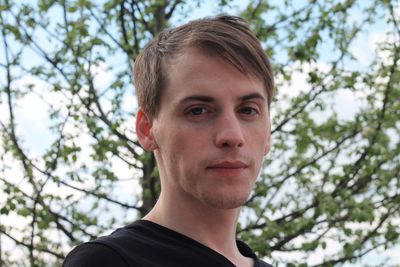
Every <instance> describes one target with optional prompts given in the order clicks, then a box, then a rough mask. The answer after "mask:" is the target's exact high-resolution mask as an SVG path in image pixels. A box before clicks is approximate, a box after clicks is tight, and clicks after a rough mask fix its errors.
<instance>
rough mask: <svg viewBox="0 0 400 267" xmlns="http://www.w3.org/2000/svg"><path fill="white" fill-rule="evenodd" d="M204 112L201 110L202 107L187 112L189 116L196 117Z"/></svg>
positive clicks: (203, 109)
mask: <svg viewBox="0 0 400 267" xmlns="http://www.w3.org/2000/svg"><path fill="white" fill-rule="evenodd" d="M205 112H206V109H205V108H202V107H197V108H192V109H191V110H189V114H190V115H193V116H198V115H201V114H203V113H205Z"/></svg>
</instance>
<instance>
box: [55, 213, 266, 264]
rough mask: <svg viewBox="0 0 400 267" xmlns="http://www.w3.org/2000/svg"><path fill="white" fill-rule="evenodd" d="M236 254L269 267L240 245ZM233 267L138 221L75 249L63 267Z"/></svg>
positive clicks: (216, 255)
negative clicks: (238, 253) (238, 252)
mask: <svg viewBox="0 0 400 267" xmlns="http://www.w3.org/2000/svg"><path fill="white" fill-rule="evenodd" d="M237 245H238V248H239V250H240V252H241V253H242V254H243V255H244V256H246V257H251V258H253V259H254V261H255V265H254V267H271V265H269V264H267V263H265V262H263V261H261V260H259V259H257V257H256V255H255V254H254V253H253V251H252V250H251V249H250V248H249V247H248V246H247V245H246V244H245V243H243V242H241V241H237ZM101 266H112V267H180V266H182V267H206V266H215V267H234V266H235V265H234V264H233V263H232V262H230V261H229V260H228V259H227V258H225V257H224V256H223V255H221V254H219V253H218V252H216V251H214V250H212V249H210V248H208V247H206V246H205V245H203V244H201V243H199V242H197V241H195V240H193V239H191V238H189V237H187V236H185V235H182V234H180V233H178V232H175V231H173V230H171V229H168V228H166V227H163V226H161V225H158V224H156V223H153V222H150V221H145V220H139V221H136V222H134V223H132V224H130V225H128V226H126V227H124V228H120V229H118V230H116V231H115V232H113V233H112V234H111V235H109V236H104V237H100V238H98V239H96V240H94V241H90V242H87V243H84V244H81V245H79V246H78V247H76V248H75V249H73V250H72V251H71V252H70V253H69V254H68V256H67V257H66V259H65V261H64V263H63V267H101Z"/></svg>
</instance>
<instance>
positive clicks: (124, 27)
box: [0, 0, 400, 266]
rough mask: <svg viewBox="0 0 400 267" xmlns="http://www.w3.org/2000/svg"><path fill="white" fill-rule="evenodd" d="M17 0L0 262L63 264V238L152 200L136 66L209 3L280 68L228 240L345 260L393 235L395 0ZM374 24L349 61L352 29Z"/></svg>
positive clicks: (0, 66) (6, 57)
mask: <svg viewBox="0 0 400 267" xmlns="http://www.w3.org/2000/svg"><path fill="white" fill-rule="evenodd" d="M16 2H18V1H15V2H14V1H8V0H1V1H0V12H1V13H0V25H1V26H0V29H1V37H0V39H1V45H0V50H1V52H0V53H1V58H0V77H1V78H0V107H1V108H0V133H1V138H2V139H1V141H0V144H1V145H0V157H1V161H0V187H1V190H2V192H3V193H2V195H1V196H0V203H1V205H0V213H1V215H0V221H1V225H0V233H1V235H2V239H1V241H2V242H3V243H2V246H1V247H2V251H3V254H2V257H1V258H0V260H1V261H2V262H1V264H2V265H3V266H54V265H60V263H61V261H62V259H63V258H64V256H65V255H66V253H67V252H68V251H69V250H70V248H71V247H72V246H74V245H76V244H78V243H80V242H82V241H87V240H89V239H92V238H94V237H96V236H98V235H100V234H104V233H108V232H109V231H110V230H112V229H114V228H116V227H117V226H122V225H123V224H125V223H127V222H129V221H132V220H135V219H137V218H139V217H141V216H143V215H144V214H146V213H147V212H148V211H149V210H150V208H151V207H152V205H153V204H154V203H155V201H156V199H157V195H158V192H159V182H158V172H157V168H156V166H155V160H154V157H153V156H152V155H151V154H148V153H145V152H144V151H143V150H142V149H141V148H140V146H139V144H138V142H137V139H136V137H135V133H134V130H133V129H134V127H133V122H134V108H135V104H134V102H135V99H134V97H133V91H134V88H133V85H132V81H131V68H132V63H133V62H134V59H135V57H136V56H137V54H138V53H139V51H140V49H141V48H142V47H143V46H144V45H145V44H146V43H147V41H148V40H150V39H151V38H152V37H153V36H154V35H156V34H157V32H159V31H160V30H161V29H163V28H164V27H167V26H170V25H175V24H177V23H178V22H180V21H186V20H189V19H191V17H190V16H188V15H187V14H191V13H193V12H194V10H197V9H207V5H210V4H211V3H214V4H213V6H212V7H211V8H209V9H210V11H209V14H218V13H221V12H228V13H231V14H232V13H234V14H238V15H241V16H243V17H244V18H246V19H248V20H249V22H250V25H251V27H252V28H253V30H254V31H255V32H256V33H257V36H258V37H259V38H260V40H261V41H262V42H263V45H264V47H265V50H266V53H267V54H268V55H269V56H270V57H271V59H272V62H273V63H274V69H275V73H276V86H277V95H276V98H275V101H274V103H273V104H272V106H273V108H272V113H273V118H272V119H273V123H272V124H273V129H272V138H273V149H272V151H271V153H270V155H269V156H268V158H267V159H266V160H265V168H264V169H263V171H262V173H261V175H260V179H259V182H258V183H257V186H256V189H255V193H254V194H252V195H251V197H250V199H249V201H248V202H247V204H246V206H245V208H244V210H243V213H242V216H241V218H240V224H239V227H238V232H239V237H240V238H242V239H244V240H246V241H247V242H249V243H250V245H251V246H252V247H253V248H255V250H256V252H257V253H258V254H259V255H260V256H267V257H269V258H270V259H272V260H275V261H279V262H280V263H281V264H282V265H283V266H284V265H286V266H340V265H341V264H343V263H346V262H355V261H357V260H358V259H360V258H362V257H364V256H365V255H367V254H368V253H369V252H371V251H377V250H378V251H379V250H382V249H388V248H391V247H393V246H395V245H397V244H399V233H400V226H399V217H400V205H399V204H400V175H399V174H400V156H399V155H400V141H399V137H400V122H399V118H400V101H399V100H400V86H399V85H400V68H399V63H400V62H399V57H400V46H399V44H400V42H399V39H400V27H399V12H398V10H399V7H398V5H397V6H396V4H398V3H396V1H394V0H370V1H354V0H353V1H351V0H346V1H334V0H325V1H315V0H310V1H308V2H306V1H301V2H302V3H301V2H300V1H290V0H287V1H275V2H274V3H270V2H267V1H262V0H259V1H255V0H250V1H248V3H246V5H245V6H244V7H243V6H240V5H239V2H232V1H219V2H218V3H217V4H215V3H216V2H213V1H211V2H204V1H194V0H193V1H179V0H176V1H166V0H161V1H134V0H109V1H106V0H104V1H101V3H100V2H97V1H96V2H92V1H88V0H75V1H73V0H59V1H56V0H38V1H37V2H35V3H34V4H33V3H30V2H29V1H26V2H25V1H21V2H18V3H16ZM240 3H242V2H240ZM382 24H384V25H385V29H386V31H385V32H384V33H382V40H380V42H378V45H377V47H376V54H375V55H374V56H373V58H372V60H371V61H366V62H367V63H365V64H368V65H366V66H360V63H359V62H360V60H363V58H361V59H360V58H357V57H356V55H355V53H354V46H355V42H357V40H359V39H358V38H360V36H362V34H363V33H364V32H365V31H368V30H369V29H370V27H373V26H376V25H378V26H379V25H382ZM364 60H365V59H364ZM299 75H300V76H301V77H303V82H302V83H299V79H298V78H296V77H298V76H299ZM290 89H292V90H296V91H295V92H292V91H290ZM340 100H341V101H343V100H348V101H349V102H351V103H352V105H353V106H352V107H351V108H350V109H349V107H348V106H346V105H343V104H342V103H341V102H340ZM32 102H34V103H40V105H35V106H32V107H31V109H32V110H30V111H29V112H30V114H29V115H31V116H32V117H34V116H39V115H40V114H39V115H38V112H39V113H40V111H43V110H45V111H46V112H47V113H44V114H45V115H46V114H48V116H47V115H46V116H43V113H42V117H40V116H39V118H40V119H41V121H40V122H41V123H44V124H43V125H41V126H40V127H41V128H40V131H41V132H40V134H41V135H40V136H35V134H36V133H35V130H32V129H34V128H35V127H38V126H35V125H29V124H27V122H26V120H24V118H26V116H27V114H24V113H23V109H22V108H21V106H23V105H25V106H26V105H29V104H30V103H32ZM344 109H347V110H350V111H348V112H347V113H346V112H343V110H344ZM25 110H26V109H25ZM343 114H345V115H347V116H346V117H344V116H343ZM24 116H25V117H24ZM36 131H37V130H36ZM31 136H32V137H31ZM37 143H39V144H37ZM36 144H37V145H36ZM5 245H7V246H5ZM338 245H339V246H338ZM14 246H15V247H16V248H17V249H16V250H13V247H14ZM15 251H18V253H16V252H15ZM320 254H322V255H324V257H320V258H319V259H317V260H312V256H313V255H320ZM18 255H19V256H18ZM290 255H300V256H297V257H295V258H294V259H293V260H286V259H290V258H293V257H287V256H290ZM382 264H383V263H379V266H382Z"/></svg>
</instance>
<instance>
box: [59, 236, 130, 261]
mask: <svg viewBox="0 0 400 267" xmlns="http://www.w3.org/2000/svg"><path fill="white" fill-rule="evenodd" d="M95 266H96V267H97V266H115V267H126V266H128V265H127V264H126V262H125V261H124V260H123V258H122V257H121V256H120V255H119V254H118V253H117V252H116V251H115V250H114V249H112V248H111V247H109V246H107V245H105V244H102V243H97V242H88V243H83V244H81V245H79V246H77V247H76V248H74V249H73V250H72V251H71V252H70V253H69V254H68V255H67V257H66V258H65V260H64V263H63V265H62V267H95Z"/></svg>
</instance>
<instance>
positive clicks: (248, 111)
mask: <svg viewBox="0 0 400 267" xmlns="http://www.w3.org/2000/svg"><path fill="white" fill-rule="evenodd" d="M239 113H242V114H244V115H258V114H260V112H259V111H258V109H256V108H253V107H248V106H246V107H242V108H240V109H239Z"/></svg>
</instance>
